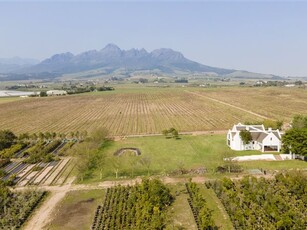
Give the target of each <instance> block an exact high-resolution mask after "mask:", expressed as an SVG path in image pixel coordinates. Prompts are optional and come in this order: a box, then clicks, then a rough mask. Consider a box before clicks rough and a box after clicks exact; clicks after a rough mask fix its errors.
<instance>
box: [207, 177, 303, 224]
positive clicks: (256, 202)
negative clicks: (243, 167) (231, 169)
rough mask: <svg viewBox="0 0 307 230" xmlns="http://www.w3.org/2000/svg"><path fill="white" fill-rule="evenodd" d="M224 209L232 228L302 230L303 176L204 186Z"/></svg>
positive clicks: (243, 180)
mask: <svg viewBox="0 0 307 230" xmlns="http://www.w3.org/2000/svg"><path fill="white" fill-rule="evenodd" d="M206 185H207V187H211V188H213V190H214V191H215V193H216V194H217V196H218V197H219V198H220V200H221V201H222V203H223V205H224V207H225V209H226V210H227V212H228V214H229V216H230V218H231V220H232V222H233V224H234V227H235V229H305V228H306V225H307V216H306V208H307V195H306V194H307V193H306V191H307V177H306V176H305V175H304V174H303V173H302V172H291V173H286V174H278V175H277V176H276V177H275V180H266V179H264V178H260V179H257V178H255V177H244V178H243V179H242V180H240V181H231V180H230V179H226V178H225V179H223V180H219V181H215V182H208V183H206Z"/></svg>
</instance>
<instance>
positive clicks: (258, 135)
mask: <svg viewBox="0 0 307 230" xmlns="http://www.w3.org/2000/svg"><path fill="white" fill-rule="evenodd" d="M242 130H249V131H250V133H251V135H252V140H253V141H257V142H262V141H263V139H264V138H266V137H267V136H268V135H269V133H273V134H274V135H275V136H276V137H277V138H278V139H280V138H281V135H280V132H279V130H278V129H277V130H271V129H269V130H265V128H264V126H263V125H243V124H241V123H238V124H237V125H234V126H233V128H232V130H230V132H231V135H232V137H233V136H234V135H235V134H236V133H238V132H240V131H242Z"/></svg>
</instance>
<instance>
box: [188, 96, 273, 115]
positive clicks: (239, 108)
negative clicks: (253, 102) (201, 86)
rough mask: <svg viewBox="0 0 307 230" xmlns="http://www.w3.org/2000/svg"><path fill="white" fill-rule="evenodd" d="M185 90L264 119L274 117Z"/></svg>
mask: <svg viewBox="0 0 307 230" xmlns="http://www.w3.org/2000/svg"><path fill="white" fill-rule="evenodd" d="M185 92H188V93H191V94H194V95H197V96H200V97H203V98H206V99H209V100H212V101H215V102H218V103H221V104H223V105H227V106H230V107H233V108H235V109H238V110H241V111H244V112H246V113H249V114H252V115H255V116H257V117H260V118H262V119H272V118H269V117H266V116H263V115H261V114H258V113H255V112H253V111H251V110H247V109H243V108H241V107H239V106H236V105H232V104H229V103H227V102H224V101H220V100H218V99H214V98H211V97H208V96H205V95H203V94H200V93H195V92H191V91H188V90H185Z"/></svg>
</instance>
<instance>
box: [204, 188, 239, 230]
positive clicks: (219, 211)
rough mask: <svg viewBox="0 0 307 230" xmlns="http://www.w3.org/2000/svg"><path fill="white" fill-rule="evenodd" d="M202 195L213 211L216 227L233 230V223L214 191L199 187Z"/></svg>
mask: <svg viewBox="0 0 307 230" xmlns="http://www.w3.org/2000/svg"><path fill="white" fill-rule="evenodd" d="M199 188H200V192H201V194H203V196H204V198H205V200H206V202H207V205H208V208H209V209H211V210H212V211H213V212H212V217H213V220H214V222H215V224H216V226H218V227H219V229H223V230H233V229H234V228H233V225H232V223H231V220H230V218H229V216H228V214H227V212H226V210H225V208H224V206H223V204H222V203H221V201H220V200H219V198H218V197H217V196H216V194H215V193H214V191H213V190H212V189H207V188H205V186H199Z"/></svg>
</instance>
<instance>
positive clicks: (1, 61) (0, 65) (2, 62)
mask: <svg viewBox="0 0 307 230" xmlns="http://www.w3.org/2000/svg"><path fill="white" fill-rule="evenodd" d="M38 63H39V61H38V60H35V59H31V58H20V57H13V58H0V73H8V72H12V71H17V70H19V69H22V68H25V67H27V66H32V65H36V64H38Z"/></svg>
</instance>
